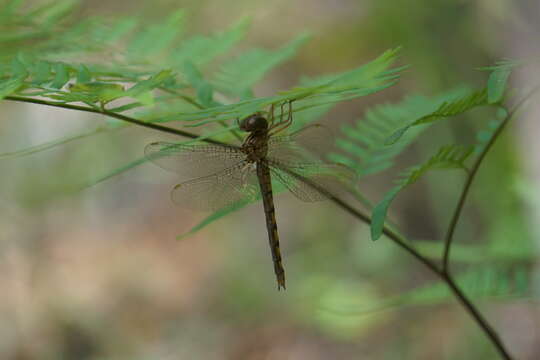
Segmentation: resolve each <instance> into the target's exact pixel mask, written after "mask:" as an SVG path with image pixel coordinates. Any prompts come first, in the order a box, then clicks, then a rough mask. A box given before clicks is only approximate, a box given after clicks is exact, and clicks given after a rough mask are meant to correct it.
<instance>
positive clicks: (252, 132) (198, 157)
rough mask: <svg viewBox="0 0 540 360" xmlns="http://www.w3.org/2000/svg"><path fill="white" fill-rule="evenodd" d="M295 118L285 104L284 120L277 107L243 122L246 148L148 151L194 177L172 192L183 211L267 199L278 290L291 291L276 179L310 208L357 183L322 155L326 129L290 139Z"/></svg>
mask: <svg viewBox="0 0 540 360" xmlns="http://www.w3.org/2000/svg"><path fill="white" fill-rule="evenodd" d="M287 104H288V109H285V108H287ZM292 114H293V110H292V101H288V102H286V103H281V105H280V113H279V114H278V115H275V109H274V105H271V106H270V110H269V111H267V112H256V113H254V114H251V115H249V116H247V117H245V118H244V119H242V120H241V121H240V120H238V119H237V123H238V125H239V129H240V130H242V131H245V132H247V136H246V137H245V139H244V141H243V143H242V145H241V146H237V145H232V144H221V145H218V144H178V143H171V142H163V141H158V142H153V143H150V144H148V145H147V146H146V147H145V156H146V158H147V159H149V160H150V161H151V162H153V163H154V164H156V165H158V166H160V167H161V168H163V169H166V170H170V171H173V172H176V173H180V174H186V175H188V176H190V177H191V180H188V181H185V182H182V183H179V184H177V185H176V186H174V188H173V189H172V190H171V199H172V201H173V202H174V203H176V204H178V205H180V206H183V207H187V208H191V209H195V210H202V211H210V210H219V209H223V208H225V207H227V206H231V205H234V204H236V203H240V202H243V201H246V202H252V201H255V200H257V199H258V198H261V199H262V203H263V208H264V214H265V218H266V228H267V232H268V241H269V245H270V251H271V254H272V261H273V265H274V273H275V276H276V280H277V284H278V290H280V289H284V290H285V288H286V286H285V269H284V267H283V260H282V256H281V251H280V245H279V235H278V230H277V222H276V215H275V207H274V198H273V188H272V179H274V180H276V181H277V183H279V184H280V185H281V186H283V187H284V188H286V189H288V190H289V191H290V192H291V193H292V194H294V195H295V196H296V197H297V198H298V199H300V200H302V201H305V202H315V201H320V200H325V199H328V198H332V197H335V196H339V195H341V194H342V193H343V192H346V191H348V190H350V189H351V188H353V187H354V183H355V180H356V173H355V172H354V171H353V170H352V169H350V168H349V167H347V166H345V165H342V164H339V163H331V162H328V161H325V160H324V158H323V154H322V152H321V150H324V148H325V143H331V142H332V136H331V134H330V133H329V131H328V129H327V128H326V127H324V126H322V125H318V124H312V125H308V126H305V127H303V128H302V129H300V130H297V131H295V132H292V133H290V134H286V133H284V130H285V129H287V128H288V127H289V126H290V125H291V124H292V123H293V116H292Z"/></svg>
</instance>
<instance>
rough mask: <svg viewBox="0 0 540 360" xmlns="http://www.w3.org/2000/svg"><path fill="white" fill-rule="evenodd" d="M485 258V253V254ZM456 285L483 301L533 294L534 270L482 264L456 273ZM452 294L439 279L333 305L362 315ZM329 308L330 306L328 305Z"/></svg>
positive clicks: (449, 298) (449, 299)
mask: <svg viewBox="0 0 540 360" xmlns="http://www.w3.org/2000/svg"><path fill="white" fill-rule="evenodd" d="M484 258H485V256H484ZM456 282H457V283H458V286H459V287H460V288H461V289H462V290H463V291H464V292H465V293H466V294H467V295H468V296H470V297H473V298H474V299H477V300H484V301H504V300H508V299H527V298H531V297H533V296H534V291H535V289H534V286H533V284H534V273H533V272H532V271H531V270H530V269H529V267H528V266H527V265H520V266H509V265H502V266H501V265H498V266H493V265H488V264H481V265H479V266H477V267H475V268H470V269H468V270H467V271H464V272H463V273H461V274H459V275H457V276H456ZM453 303H454V301H453V294H452V292H451V291H450V290H449V289H448V286H446V285H445V284H444V283H442V282H440V281H438V282H434V283H431V284H428V285H423V286H419V287H417V288H414V289H412V290H409V291H405V292H402V293H400V294H397V295H395V296H386V297H385V298H379V299H378V301H376V302H373V301H372V302H369V303H368V304H363V305H361V304H356V306H355V307H354V308H348V309H343V308H340V309H335V311H339V313H340V314H341V315H342V316H348V317H351V316H353V317H354V316H364V315H369V314H373V313H377V312H380V311H388V310H401V309H404V308H407V307H410V306H432V305H443V304H453ZM329 310H330V309H329Z"/></svg>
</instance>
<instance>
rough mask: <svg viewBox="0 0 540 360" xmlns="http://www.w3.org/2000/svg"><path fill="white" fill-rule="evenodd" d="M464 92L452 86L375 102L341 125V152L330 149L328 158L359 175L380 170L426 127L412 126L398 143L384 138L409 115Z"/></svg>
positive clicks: (420, 114)
mask: <svg viewBox="0 0 540 360" xmlns="http://www.w3.org/2000/svg"><path fill="white" fill-rule="evenodd" d="M464 92H465V90H464V89H455V90H452V91H449V92H447V93H445V94H442V95H439V96H435V97H425V96H420V95H417V96H410V97H407V98H405V99H404V100H403V101H402V102H400V103H397V104H385V105H377V106H374V107H373V108H371V109H368V110H367V111H366V115H365V116H364V118H362V119H360V120H358V121H357V122H356V123H355V124H354V125H344V126H342V127H341V132H340V135H339V136H338V137H337V138H336V145H337V147H338V148H339V149H340V150H342V152H341V153H331V154H329V158H330V159H331V160H332V161H335V162H339V163H343V164H345V165H347V166H349V167H351V168H353V169H354V170H356V172H357V173H358V174H359V175H360V176H365V175H371V174H375V173H377V172H380V171H383V170H385V169H387V168H389V167H391V166H392V165H393V164H394V158H395V157H396V156H398V155H399V154H400V153H401V152H402V151H403V150H404V149H405V148H406V147H407V146H408V145H409V144H410V143H411V142H412V141H413V140H414V139H416V137H417V136H418V135H419V134H421V132H422V131H423V130H424V128H425V127H423V126H418V127H415V128H414V129H412V130H411V131H409V132H407V134H406V135H405V136H404V137H403V138H402V139H401V140H400V141H398V142H397V143H395V144H392V145H387V144H386V143H385V141H386V139H387V138H388V137H389V136H390V135H391V134H393V133H394V132H395V131H397V130H398V129H400V128H402V127H403V126H405V125H407V124H408V123H409V122H410V119H415V118H416V119H417V118H421V117H423V116H425V115H427V114H430V113H432V112H434V111H435V110H436V109H437V108H439V107H440V106H441V104H443V103H445V102H448V101H452V100H453V99H455V98H458V97H459V96H461V95H462V94H463V93H464Z"/></svg>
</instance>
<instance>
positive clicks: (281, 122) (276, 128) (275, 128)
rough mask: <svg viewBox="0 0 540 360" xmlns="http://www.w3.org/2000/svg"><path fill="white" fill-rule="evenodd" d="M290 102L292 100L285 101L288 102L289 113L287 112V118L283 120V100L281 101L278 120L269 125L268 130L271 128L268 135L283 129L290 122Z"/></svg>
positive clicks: (291, 119)
mask: <svg viewBox="0 0 540 360" xmlns="http://www.w3.org/2000/svg"><path fill="white" fill-rule="evenodd" d="M292 102H293V100H289V101H287V103H288V104H289V113H288V115H287V119H286V120H285V121H284V120H283V117H284V115H285V111H284V110H285V102H283V103H281V113H280V116H279V122H278V123H276V124H275V125H273V126H272V127H270V130H272V133H271V134H270V135H275V134H277V133H278V132H280V131H283V130H285V129H286V128H288V127H289V126H290V125H291V124H292V121H293V118H292Z"/></svg>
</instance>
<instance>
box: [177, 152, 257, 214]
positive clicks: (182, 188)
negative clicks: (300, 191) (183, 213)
mask: <svg viewBox="0 0 540 360" xmlns="http://www.w3.org/2000/svg"><path fill="white" fill-rule="evenodd" d="M257 193H258V186H257V175H256V171H255V167H254V164H250V163H248V162H247V161H241V162H239V163H237V164H235V165H234V166H231V167H229V168H227V169H225V170H222V171H220V172H217V173H215V174H212V175H208V176H204V177H200V178H197V179H193V180H189V181H186V182H183V183H180V184H178V185H176V186H175V187H174V188H173V189H172V191H171V199H172V201H173V202H174V203H175V204H177V205H180V206H182V207H187V208H190V209H194V210H202V211H207V210H219V209H221V208H223V207H225V206H228V205H231V204H233V203H236V202H238V201H241V200H250V199H253V198H255V196H256V195H257Z"/></svg>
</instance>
